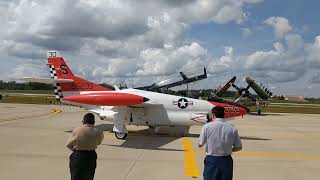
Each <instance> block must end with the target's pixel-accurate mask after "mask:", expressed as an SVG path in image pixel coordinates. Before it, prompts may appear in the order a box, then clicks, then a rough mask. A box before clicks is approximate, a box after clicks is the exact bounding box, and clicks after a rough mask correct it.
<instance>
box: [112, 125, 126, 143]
mask: <svg viewBox="0 0 320 180" xmlns="http://www.w3.org/2000/svg"><path fill="white" fill-rule="evenodd" d="M113 132H114V135H115V136H116V138H117V139H126V137H127V136H128V130H127V126H126V125H125V124H124V123H123V122H119V121H118V122H115V123H114V126H113Z"/></svg>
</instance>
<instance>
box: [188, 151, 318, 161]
mask: <svg viewBox="0 0 320 180" xmlns="http://www.w3.org/2000/svg"><path fill="white" fill-rule="evenodd" d="M194 152H196V153H197V154H204V153H205V151H204V150H203V149H197V150H194ZM232 156H235V157H269V158H287V159H320V155H305V154H286V153H257V152H236V153H233V154H232Z"/></svg>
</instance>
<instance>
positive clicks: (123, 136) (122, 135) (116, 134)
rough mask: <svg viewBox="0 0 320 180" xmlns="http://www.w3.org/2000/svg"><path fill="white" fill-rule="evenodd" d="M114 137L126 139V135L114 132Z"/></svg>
mask: <svg viewBox="0 0 320 180" xmlns="http://www.w3.org/2000/svg"><path fill="white" fill-rule="evenodd" d="M114 135H115V136H116V138H117V139H126V138H127V135H128V133H119V132H115V133H114Z"/></svg>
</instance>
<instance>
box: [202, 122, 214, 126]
mask: <svg viewBox="0 0 320 180" xmlns="http://www.w3.org/2000/svg"><path fill="white" fill-rule="evenodd" d="M213 125H214V123H213V121H211V122H208V123H206V124H205V125H204V127H205V128H208V127H211V126H213Z"/></svg>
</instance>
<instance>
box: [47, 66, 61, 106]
mask: <svg viewBox="0 0 320 180" xmlns="http://www.w3.org/2000/svg"><path fill="white" fill-rule="evenodd" d="M49 67H50V76H51V79H58V76H57V72H56V70H55V69H54V65H49ZM54 94H55V97H56V99H57V100H58V101H60V99H61V98H63V93H62V90H61V86H60V84H59V83H54Z"/></svg>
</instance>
